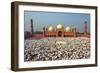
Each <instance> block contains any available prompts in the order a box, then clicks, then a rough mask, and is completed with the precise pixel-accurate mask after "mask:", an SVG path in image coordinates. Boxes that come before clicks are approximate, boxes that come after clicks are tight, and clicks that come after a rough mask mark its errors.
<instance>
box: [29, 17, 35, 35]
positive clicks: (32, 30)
mask: <svg viewBox="0 0 100 73" xmlns="http://www.w3.org/2000/svg"><path fill="white" fill-rule="evenodd" d="M33 32H34V29H33V20H32V18H31V19H30V33H31V34H33Z"/></svg>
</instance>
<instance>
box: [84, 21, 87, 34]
mask: <svg viewBox="0 0 100 73" xmlns="http://www.w3.org/2000/svg"><path fill="white" fill-rule="evenodd" d="M86 34H87V21H85V22H84V35H86Z"/></svg>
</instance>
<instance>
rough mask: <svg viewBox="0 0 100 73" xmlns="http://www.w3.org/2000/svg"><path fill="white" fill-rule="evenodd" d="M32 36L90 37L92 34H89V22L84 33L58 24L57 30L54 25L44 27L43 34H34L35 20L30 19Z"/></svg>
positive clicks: (85, 24)
mask: <svg viewBox="0 0 100 73" xmlns="http://www.w3.org/2000/svg"><path fill="white" fill-rule="evenodd" d="M30 34H31V35H32V37H90V33H88V32H87V21H85V22H84V31H83V32H82V33H80V32H78V31H77V29H76V28H75V27H74V28H71V27H69V26H67V27H66V28H64V27H63V25H62V24H58V25H57V26H56V27H55V28H54V27H53V26H52V25H51V26H49V27H43V31H42V33H34V25H33V20H32V19H30Z"/></svg>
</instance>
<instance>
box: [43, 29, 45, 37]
mask: <svg viewBox="0 0 100 73" xmlns="http://www.w3.org/2000/svg"><path fill="white" fill-rule="evenodd" d="M43 35H44V37H45V27H43Z"/></svg>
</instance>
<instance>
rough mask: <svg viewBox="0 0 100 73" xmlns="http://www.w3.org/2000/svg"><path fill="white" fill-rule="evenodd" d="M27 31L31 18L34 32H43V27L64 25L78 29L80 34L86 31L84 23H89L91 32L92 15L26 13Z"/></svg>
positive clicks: (88, 27) (88, 29)
mask: <svg viewBox="0 0 100 73" xmlns="http://www.w3.org/2000/svg"><path fill="white" fill-rule="evenodd" d="M24 18H25V31H29V28H30V18H32V19H33V27H34V31H43V27H44V26H45V27H49V26H51V25H52V26H53V27H54V28H56V26H57V25H58V24H62V25H63V26H64V28H66V27H67V26H69V27H71V28H73V27H76V28H77V31H78V32H83V31H84V21H87V31H88V32H90V14H85V13H67V12H44V11H24Z"/></svg>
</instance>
